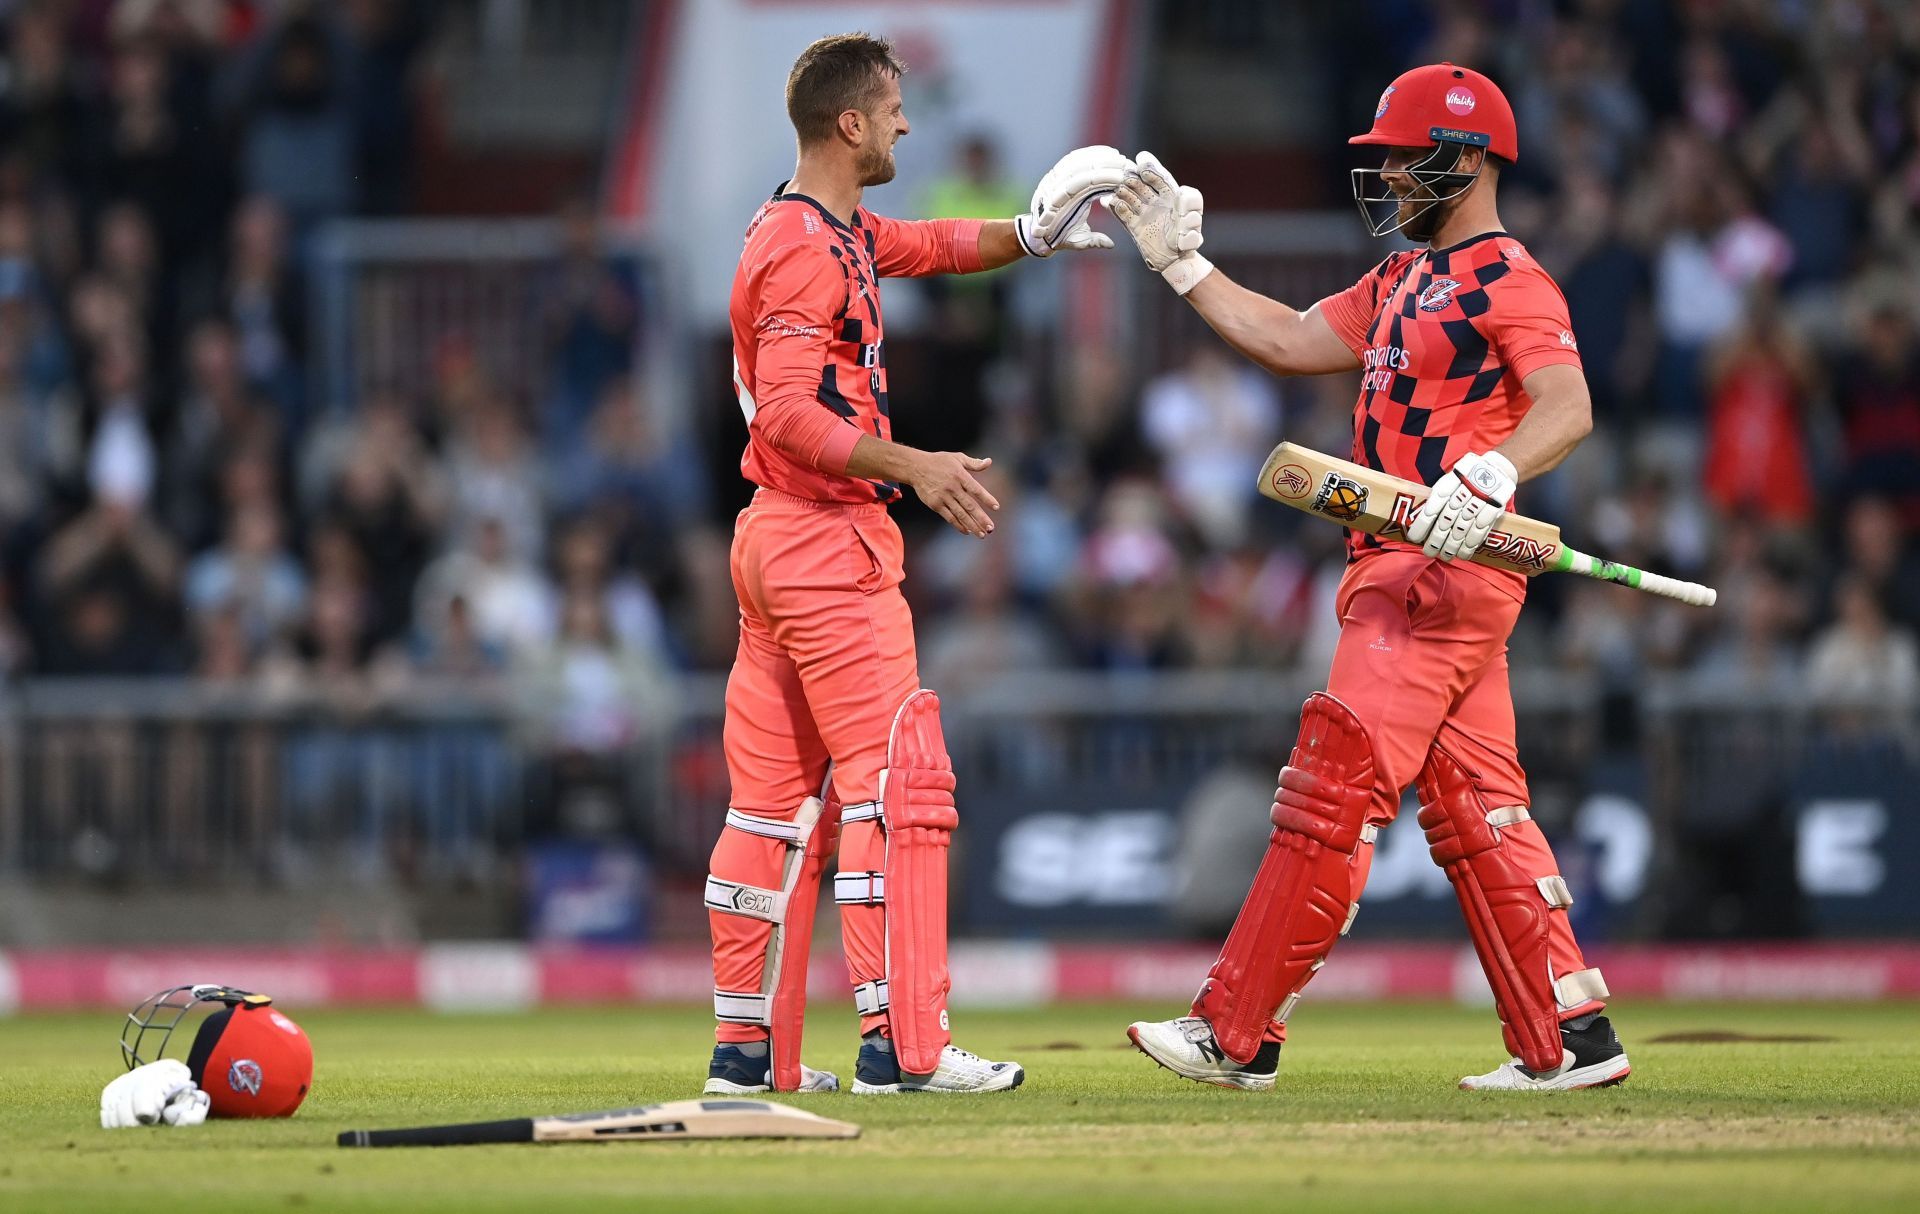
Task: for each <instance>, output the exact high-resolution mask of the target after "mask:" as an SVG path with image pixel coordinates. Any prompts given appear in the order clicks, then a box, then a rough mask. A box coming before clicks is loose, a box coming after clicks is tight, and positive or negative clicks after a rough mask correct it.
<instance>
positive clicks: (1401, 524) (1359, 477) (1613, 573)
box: [1260, 443, 1719, 607]
mask: <svg viewBox="0 0 1920 1214" xmlns="http://www.w3.org/2000/svg"><path fill="white" fill-rule="evenodd" d="M1260 492H1262V493H1264V494H1266V495H1267V496H1268V497H1270V498H1272V499H1273V500H1274V501H1276V502H1283V503H1285V504H1286V505H1289V506H1292V507H1293V508H1294V509H1295V510H1304V511H1306V512H1307V513H1308V514H1314V515H1318V516H1319V517H1321V518H1328V519H1332V520H1333V521H1334V522H1336V523H1339V524H1340V525H1341V526H1343V527H1350V528H1352V529H1353V530H1355V531H1365V532H1367V533H1369V534H1371V535H1382V536H1399V537H1400V538H1402V539H1404V538H1405V535H1406V530H1407V525H1408V524H1409V523H1411V522H1413V516H1414V513H1415V512H1416V511H1418V510H1419V509H1420V503H1422V502H1424V501H1425V500H1426V499H1427V487H1426V486H1425V485H1419V484H1415V483H1414V482H1412V481H1403V480H1401V479H1400V478H1399V477H1397V476H1388V475H1387V474H1386V473H1384V472H1376V471H1374V470H1373V469H1372V468H1363V467H1361V466H1360V465H1359V464H1355V463H1351V462H1349V461H1347V460H1344V459H1335V458H1334V457H1333V456H1331V455H1322V454H1321V453H1320V452H1318V451H1314V450H1312V449H1310V448H1307V447H1302V446H1300V445H1299V444H1298V443H1281V444H1280V445H1279V446H1278V447H1275V448H1274V449H1273V454H1272V455H1269V456H1268V457H1267V465H1266V467H1264V468H1262V469H1261V470H1260ZM1469 559H1471V560H1472V561H1473V563H1474V564H1476V565H1486V566H1489V567H1490V568H1494V569H1508V570H1512V571H1513V572H1515V573H1523V574H1525V575H1527V576H1528V577H1532V576H1533V575H1534V574H1537V573H1580V574H1585V575H1586V576H1587V577H1591V578H1599V579H1600V580H1601V581H1603V582H1618V583H1620V584H1621V585H1622V586H1631V587H1633V588H1634V589H1635V590H1644V591H1646V592H1647V593H1649V594H1659V595H1665V596H1666V597H1667V598H1670V599H1679V600H1680V601H1681V602H1683V603H1691V604H1693V605H1694V606H1696V607H1711V606H1713V603H1714V600H1715V599H1716V598H1718V597H1719V596H1718V594H1717V593H1716V592H1715V591H1714V589H1713V587H1711V586H1702V585H1700V584H1699V583H1697V582H1683V581H1681V580H1680V579H1678V578H1670V577H1664V576H1662V575H1661V574H1658V573H1648V572H1647V571H1646V570H1644V569H1635V568H1634V567H1633V566H1631V565H1620V564H1615V563H1614V562H1612V561H1603V560H1600V559H1598V558H1597V557H1592V556H1588V555H1587V554H1586V553H1584V552H1580V551H1577V550H1575V549H1573V548H1570V547H1568V546H1567V545H1566V544H1565V543H1564V542H1563V541H1562V540H1561V539H1560V528H1558V527H1556V526H1554V525H1553V524H1552V523H1543V522H1541V521H1540V520H1539V519H1531V518H1527V517H1525V516H1523V515H1519V514H1514V513H1513V512H1511V511H1509V512H1508V513H1507V515H1506V517H1505V518H1503V519H1501V520H1500V525H1499V527H1498V528H1496V529H1495V530H1494V531H1493V532H1491V533H1490V534H1489V535H1488V536H1487V542H1486V543H1484V544H1482V545H1481V546H1480V551H1478V552H1476V553H1474V554H1473V556H1472V557H1471V558H1469Z"/></svg>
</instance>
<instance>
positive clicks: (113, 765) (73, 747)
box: [0, 671, 1920, 883]
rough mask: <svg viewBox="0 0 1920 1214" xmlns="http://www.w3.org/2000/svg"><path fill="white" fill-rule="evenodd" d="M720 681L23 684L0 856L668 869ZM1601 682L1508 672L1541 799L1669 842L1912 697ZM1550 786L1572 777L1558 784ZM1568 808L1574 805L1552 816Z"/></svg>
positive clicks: (1023, 760) (1159, 751)
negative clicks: (568, 701) (635, 854)
mask: <svg viewBox="0 0 1920 1214" xmlns="http://www.w3.org/2000/svg"><path fill="white" fill-rule="evenodd" d="M1315 685H1316V684H1315V682H1314V681H1313V680H1311V679H1309V678H1306V677H1304V676H1300V675H1295V674H1292V673H1287V672H1237V673H1229V674H1212V673H1200V672H1182V673H1166V674H1155V675H1133V676H1124V677H1113V676H1107V675H1102V674H1093V673H1087V672H1071V671H1063V672H1055V673H1045V672H1031V673H1025V674H1021V675H1017V676H1008V677H1005V678H1003V679H1001V680H999V681H996V682H993V683H990V684H987V685H985V686H984V687H983V688H982V689H981V690H980V691H978V692H975V693H972V694H968V695H964V696H960V695H956V696H952V697H949V698H948V699H947V701H946V705H945V709H944V716H945V721H946V728H947V735H948V739H949V744H950V746H951V749H952V752H953V758H954V764H955V767H956V768H957V769H958V771H959V773H960V777H961V780H962V784H963V787H965V786H967V785H969V784H972V785H974V786H976V787H998V788H1009V787H1013V788H1018V787H1022V786H1030V787H1072V786H1074V785H1076V784H1083V783H1091V782H1096V781H1103V782H1105V783H1106V784H1108V785H1116V784H1118V785H1126V784H1137V785H1138V786H1140V787H1143V788H1144V787H1155V788H1166V787H1169V786H1177V785H1182V784H1187V783H1191V782H1194V781H1197V780H1199V779H1200V778H1201V777H1203V776H1205V775H1206V774H1207V773H1209V772H1211V771H1214V770H1216V769H1219V768H1221V767H1223V766H1227V765H1231V764H1242V765H1251V766H1254V767H1258V768H1260V769H1263V770H1271V769H1273V768H1275V767H1277V766H1278V765H1279V764H1280V763H1282V762H1284V761H1285V757H1286V751H1287V748H1288V746H1289V745H1290V743H1291V741H1292V737H1293V730H1294V722H1295V718H1296V714H1297V712H1298V709H1299V705H1300V702H1301V700H1302V698H1304V696H1305V694H1306V693H1307V692H1308V691H1310V690H1312V689H1313V687H1314V686H1315ZM723 693H724V684H723V681H722V680H720V679H719V678H717V677H714V676H702V677H695V678H689V679H686V680H684V681H683V682H682V685H681V686H680V688H679V690H678V695H677V697H676V702H677V704H678V706H679V716H678V719H677V721H676V722H675V723H674V724H673V725H672V726H671V727H670V728H667V729H665V730H663V731H662V732H660V733H658V734H655V735H649V736H647V737H644V738H642V739H641V740H640V741H638V742H636V743H635V744H633V745H631V746H629V747H627V748H625V749H623V750H621V751H619V752H618V753H615V754H610V755H604V756H599V757H597V758H595V757H590V756H589V757H582V756H578V755H573V756H569V755H565V754H561V753H558V752H554V751H552V750H550V749H548V748H546V747H545V746H544V744H543V743H542V742H541V741H540V740H539V739H540V738H542V737H543V736H544V734H543V733H542V732H541V731H540V730H539V729H538V728H537V725H538V722H535V721H531V720H530V719H529V718H528V717H527V716H526V715H525V713H524V711H523V710H522V709H520V708H518V707H516V705H515V704H514V703H512V702H511V701H510V700H508V699H507V698H506V697H505V696H503V695H501V694H499V692H498V689H497V688H496V689H493V690H488V689H486V688H477V687H473V686H461V687H450V686H441V687H416V688H414V689H412V690H411V691H410V692H409V693H408V694H406V695H405V696H400V697H389V698H388V699H386V700H384V701H382V702H380V703H378V704H377V705H371V706H369V705H364V704H362V705H356V706H353V707H351V708H349V707H342V706H340V705H338V704H333V703H330V702H328V701H327V700H326V699H324V698H321V697H313V696H309V697H305V698H295V699H289V698H286V697H272V696H267V695H264V694H261V693H259V692H256V691H253V690H246V689H232V688H220V687H214V686H210V685H207V684H201V683H195V682H191V681H173V680H155V681H111V682H102V681H93V680H38V681H30V682H27V683H24V684H21V685H18V686H16V687H14V688H12V689H10V690H9V691H8V692H7V693H6V694H5V695H4V697H0V868H4V869H6V870H11V871H14V872H26V873H31V874H39V875H49V876H108V875H139V876H143V877H154V878H160V879H166V878H169V877H178V878H191V877H201V876H214V877H219V876H234V875H239V874H243V873H246V874H259V873H262V872H266V873H273V872H277V871H281V870H284V869H288V868H293V869H299V868H301V867H307V868H312V867H315V866H335V867H338V866H347V867H350V868H352V867H358V866H364V865H374V866H377V867H382V868H384V869H385V870H387V871H389V872H391V873H394V874H396V875H398V876H401V877H405V878H408V879H412V880H417V881H421V882H429V883H430V882H432V881H435V880H442V879H450V878H455V877H464V876H471V875H473V874H474V873H476V872H484V871H490V870H492V869H494V868H496V867H497V866H498V865H500V864H502V863H503V862H505V861H506V860H508V859H510V858H511V857H512V855H513V854H515V852H516V851H517V849H518V848H519V847H520V846H521V845H522V843H524V842H525V841H526V840H528V839H529V838H530V837H535V836H540V835H543V834H565V833H567V832H569V831H572V830H577V829H579V826H578V823H576V822H574V821H572V820H571V819H570V818H569V810H568V804H569V798H570V797H575V796H578V795H580V794H581V790H582V789H585V790H587V791H588V792H589V793H591V794H592V795H593V796H594V797H596V798H597V799H598V803H599V804H600V805H601V806H603V807H605V806H606V805H608V804H611V805H612V806H613V818H612V819H611V820H607V819H606V818H605V816H604V814H603V816H602V818H601V819H598V820H597V825H595V827H594V829H596V830H600V831H605V832H612V833H617V834H621V835H627V836H631V837H635V838H638V839H639V840H640V841H641V842H642V843H643V844H644V845H646V846H647V847H648V849H649V850H650V851H651V852H652V853H653V854H654V856H655V859H656V861H657V862H658V863H659V864H661V866H662V867H663V869H665V870H666V871H668V872H680V873H698V872H700V871H703V870H704V865H705V858H706V853H707V851H708V850H709V849H710V848H711V846H712V842H713V837H714V831H715V830H716V829H717V828H718V824H719V820H720V815H721V813H722V811H723V810H724V808H725V805H726V801H727V776H726V766H725V762H724V757H723V755H722V751H721V730H720V725H721V712H722V706H723ZM1600 697H1601V692H1600V689H1599V688H1598V687H1597V686H1595V685H1593V684H1591V683H1588V682H1586V681H1583V680H1577V679H1563V678H1559V677H1554V676H1550V675H1545V674H1542V675H1539V676H1536V677H1533V678H1521V679H1519V680H1518V681H1517V682H1516V686H1515V700H1516V705H1517V708H1518V710H1519V711H1518V720H1519V728H1520V743H1521V753H1522V757H1523V759H1524V760H1525V762H1526V764H1527V766H1528V770H1529V774H1530V777H1531V778H1532V780H1533V782H1534V786H1535V787H1534V792H1535V800H1536V802H1537V803H1538V806H1539V809H1540V812H1541V813H1542V815H1543V816H1544V817H1546V818H1547V819H1548V820H1549V823H1550V824H1551V820H1552V818H1553V816H1554V815H1555V813H1556V812H1559V811H1557V810H1556V808H1555V806H1556V804H1567V803H1571V802H1572V801H1574V800H1577V799H1579V798H1580V797H1581V796H1584V795H1585V789H1586V786H1587V782H1588V781H1589V780H1590V778H1591V776H1592V773H1593V771H1594V769H1595V765H1596V763H1598V762H1600V761H1602V760H1603V759H1605V758H1607V757H1608V756H1612V757H1613V758H1614V759H1616V760H1624V761H1625V762H1628V763H1630V764H1634V765H1637V766H1638V767H1639V768H1640V769H1641V770H1642V771H1644V773H1645V776H1646V786H1647V794H1648V795H1647V800H1648V808H1649V810H1650V811H1651V815H1652V819H1653V824H1654V826H1655V829H1656V831H1657V832H1658V833H1660V834H1661V835H1662V836H1670V835H1672V834H1674V833H1675V832H1684V831H1687V830H1691V829H1713V828H1720V827H1726V828H1737V827H1738V825H1739V824H1740V822H1742V821H1743V820H1745V817H1748V816H1752V815H1756V814H1759V813H1762V812H1764V811H1765V809H1766V807H1767V805H1768V804H1769V798H1777V797H1778V796H1780V795H1781V794H1782V792H1783V790H1784V789H1785V787H1786V785H1785V781H1787V780H1788V778H1789V776H1788V773H1790V772H1792V771H1795V770H1802V771H1804V770H1805V765H1806V763H1807V762H1808V761H1812V762H1815V763H1819V762H1829V763H1846V762H1849V761H1851V760H1849V758H1848V756H1849V755H1853V754H1857V753H1860V752H1859V749H1858V748H1859V746H1860V745H1862V744H1866V743H1862V741H1861V740H1862V739H1866V740H1867V743H1870V744H1871V746H1873V747H1881V748H1884V747H1885V746H1889V745H1890V746H1893V747H1895V748H1896V749H1898V748H1902V747H1905V748H1911V747H1912V746H1913V745H1914V742H1915V739H1916V738H1920V714H1916V713H1914V712H1913V711H1911V710H1907V711H1905V712H1904V713H1899V714H1893V715H1889V714H1888V713H1887V712H1886V711H1885V710H1884V709H1882V710H1878V711H1876V712H1874V713H1872V714H1870V715H1861V714H1857V713H1856V714H1839V715H1834V714H1831V713H1826V712H1822V711H1819V710H1815V709H1810V708H1808V707H1807V706H1805V705H1804V704H1802V703H1799V702H1767V701H1761V702H1755V701H1754V700H1752V699H1746V700H1742V701H1740V702H1739V703H1729V702H1727V701H1726V700H1725V699H1724V698H1723V697H1718V696H1715V695H1712V694H1709V693H1705V692H1702V691H1700V690H1697V689H1694V688H1691V687H1689V686H1688V685H1687V684H1686V683H1684V682H1678V681H1676V682H1666V683H1657V684H1655V685H1654V686H1653V687H1652V688H1651V689H1650V690H1649V691H1648V693H1647V694H1645V695H1644V696H1642V697H1641V699H1640V701H1639V703H1638V706H1637V723H1638V728H1637V729H1636V730H1634V731H1633V733H1634V737H1633V738H1632V739H1629V740H1627V741H1624V742H1623V741H1622V740H1621V739H1618V738H1611V739H1610V738H1607V737H1605V736H1603V730H1602V728H1601V721H1602V719H1603V715H1602V713H1601V711H1600V709H1601V698H1600ZM1562 793H1565V794H1566V795H1561V794H1562ZM1568 812H1570V811H1568Z"/></svg>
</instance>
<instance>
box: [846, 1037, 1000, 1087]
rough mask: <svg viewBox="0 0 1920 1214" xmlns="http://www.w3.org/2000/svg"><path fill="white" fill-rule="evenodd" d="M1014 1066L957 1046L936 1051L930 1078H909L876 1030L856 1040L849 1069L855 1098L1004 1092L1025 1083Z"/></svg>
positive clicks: (891, 1044) (913, 1076) (928, 1076)
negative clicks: (937, 1056)
mask: <svg viewBox="0 0 1920 1214" xmlns="http://www.w3.org/2000/svg"><path fill="white" fill-rule="evenodd" d="M1026 1078H1027V1072H1026V1069H1025V1068H1024V1067H1022V1066H1021V1065H1020V1064H1019V1063H1017V1062H989V1061H987V1060H986V1059H985V1058H982V1057H980V1055H978V1054H973V1053H969V1052H967V1051H966V1050H963V1049H961V1048H960V1047H959V1046H957V1045H949V1046H946V1047H945V1048H943V1049H942V1050H941V1051H940V1065H939V1066H937V1067H935V1068H934V1072H933V1074H931V1075H910V1074H908V1073H907V1072H905V1071H902V1070H901V1069H900V1063H899V1060H898V1058H897V1057H896V1056H895V1055H894V1052H893V1042H891V1041H889V1040H888V1039H887V1038H886V1037H884V1036H882V1035H881V1034H880V1032H879V1031H878V1030H875V1031H874V1032H871V1033H868V1034H867V1035H866V1036H865V1037H863V1038H861V1040H860V1058H859V1061H858V1062H856V1063H855V1064H854V1068H853V1092H854V1095H856V1096H882V1095H887V1094H889V1093H893V1092H1007V1091H1012V1090H1013V1089H1014V1088H1017V1087H1019V1086H1020V1085H1021V1084H1022V1083H1024V1082H1025V1081H1026Z"/></svg>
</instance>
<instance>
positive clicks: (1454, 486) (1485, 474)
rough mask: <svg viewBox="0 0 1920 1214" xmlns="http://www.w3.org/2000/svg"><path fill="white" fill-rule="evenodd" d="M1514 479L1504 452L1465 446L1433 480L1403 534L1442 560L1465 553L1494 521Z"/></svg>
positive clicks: (1477, 547)
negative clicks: (1449, 467)
mask: <svg viewBox="0 0 1920 1214" xmlns="http://www.w3.org/2000/svg"><path fill="white" fill-rule="evenodd" d="M1519 483H1520V482H1519V475H1518V474H1517V473H1516V472H1515V471H1514V467H1513V463H1512V461H1511V460H1509V459H1507V457H1506V456H1504V455H1502V454H1500V453H1499V452H1498V451H1489V452H1487V453H1486V454H1485V455H1476V454H1474V453H1473V452H1471V451H1469V452H1468V453H1467V454H1465V455H1463V456H1461V457H1460V459H1459V462H1458V463H1456V464H1454V466H1453V470H1452V471H1451V472H1448V473H1447V474H1446V475H1445V476H1443V477H1441V478H1440V479H1439V480H1438V481H1435V482H1434V485H1433V492H1432V493H1431V494H1429V495H1428V496H1427V500H1426V501H1424V502H1422V503H1421V504H1420V509H1419V511H1418V512H1417V513H1416V514H1415V515H1414V516H1413V522H1412V523H1411V524H1409V525H1408V527H1407V538H1408V539H1410V540H1412V541H1413V542H1414V543H1416V544H1418V545H1420V551H1422V552H1424V553H1426V554H1427V555H1428V556H1431V557H1437V558H1438V559H1440V560H1443V561H1451V560H1456V559H1458V558H1460V557H1463V556H1466V557H1470V556H1472V555H1473V554H1474V553H1476V552H1478V551H1480V545H1482V544H1484V543H1486V542H1487V535H1488V534H1489V533H1490V532H1491V531H1492V530H1493V527H1494V524H1495V523H1498V522H1499V521H1500V516H1502V515H1504V514H1505V513H1506V512H1507V507H1508V506H1511V505H1512V504H1513V493H1514V490H1515V489H1517V488H1518V487H1519Z"/></svg>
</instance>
